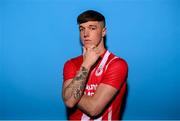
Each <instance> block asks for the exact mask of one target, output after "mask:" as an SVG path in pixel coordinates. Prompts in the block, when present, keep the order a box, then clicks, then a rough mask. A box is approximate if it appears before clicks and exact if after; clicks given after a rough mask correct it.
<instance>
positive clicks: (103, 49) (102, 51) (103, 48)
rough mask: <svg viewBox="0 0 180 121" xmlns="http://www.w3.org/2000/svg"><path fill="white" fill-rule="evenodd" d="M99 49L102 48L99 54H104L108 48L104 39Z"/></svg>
mask: <svg viewBox="0 0 180 121" xmlns="http://www.w3.org/2000/svg"><path fill="white" fill-rule="evenodd" d="M99 49H100V53H99V55H102V54H104V52H105V51H106V50H107V49H106V48H105V46H104V41H101V43H100V46H99Z"/></svg>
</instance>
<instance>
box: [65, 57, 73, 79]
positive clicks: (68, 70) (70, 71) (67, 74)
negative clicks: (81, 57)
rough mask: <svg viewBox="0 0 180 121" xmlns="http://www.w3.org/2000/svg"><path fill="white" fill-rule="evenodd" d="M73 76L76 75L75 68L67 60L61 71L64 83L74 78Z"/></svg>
mask: <svg viewBox="0 0 180 121" xmlns="http://www.w3.org/2000/svg"><path fill="white" fill-rule="evenodd" d="M75 75H76V67H75V65H74V64H73V63H72V62H71V60H68V61H67V62H66V63H65V64H64V69H63V78H64V81H66V80H68V79H72V78H74V76H75Z"/></svg>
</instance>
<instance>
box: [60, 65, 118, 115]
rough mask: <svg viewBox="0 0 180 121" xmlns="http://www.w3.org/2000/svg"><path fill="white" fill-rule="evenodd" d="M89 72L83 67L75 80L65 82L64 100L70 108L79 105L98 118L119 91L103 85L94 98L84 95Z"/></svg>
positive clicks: (99, 87) (84, 110)
mask: <svg viewBox="0 0 180 121" xmlns="http://www.w3.org/2000/svg"><path fill="white" fill-rule="evenodd" d="M88 72H89V71H88V70H87V69H85V68H83V67H81V69H80V71H79V72H78V74H77V75H76V77H75V78H73V79H69V80H66V81H65V82H64V84H63V99H64V102H65V104H66V105H67V106H68V107H70V108H72V107H74V106H75V105H77V106H78V108H79V109H81V110H82V111H83V112H85V113H86V114H88V115H90V116H97V115H98V114H100V113H101V112H102V111H103V110H104V108H105V107H106V105H107V104H108V103H109V102H110V101H111V99H112V98H113V97H114V95H115V94H116V93H117V89H116V88H114V87H112V86H109V85H107V84H103V83H102V84H100V85H99V86H98V88H97V90H96V92H95V94H94V95H93V96H87V95H83V92H84V88H85V83H86V79H87V75H88Z"/></svg>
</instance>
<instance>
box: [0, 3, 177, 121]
mask: <svg viewBox="0 0 180 121" xmlns="http://www.w3.org/2000/svg"><path fill="white" fill-rule="evenodd" d="M88 9H93V10H97V11H99V12H101V13H102V14H104V16H105V17H106V21H107V46H108V49H109V50H110V51H111V52H113V53H114V54H116V55H117V56H119V57H122V58H124V59H125V60H126V61H127V62H128V65H129V76H128V80H127V81H128V94H127V99H126V105H125V110H124V113H123V119H124V120H125V119H180V82H179V81H180V78H179V75H180V73H179V72H180V71H179V70H180V64H179V62H180V56H179V53H180V50H179V46H180V24H179V22H180V2H179V0H101V1H100V0H86V1H85V0H0V119H63V120H65V119H66V110H65V106H64V104H63V101H62V98H61V88H62V80H63V77H62V70H63V65H64V63H65V61H67V60H68V59H70V58H72V57H76V56H78V55H80V54H81V46H80V42H79V31H78V25H77V23H76V17H77V16H78V15H79V14H80V13H81V12H83V11H84V10H88Z"/></svg>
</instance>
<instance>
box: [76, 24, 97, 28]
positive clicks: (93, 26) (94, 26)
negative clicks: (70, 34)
mask: <svg viewBox="0 0 180 121" xmlns="http://www.w3.org/2000/svg"><path fill="white" fill-rule="evenodd" d="M88 27H97V25H88ZM79 28H85V27H84V26H81V25H80V26H79Z"/></svg>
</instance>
